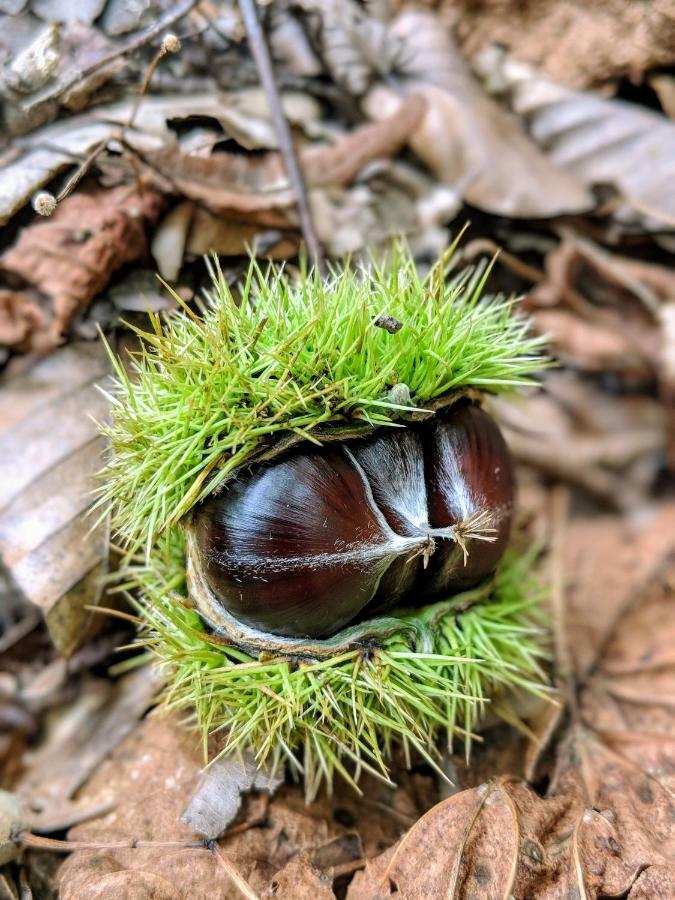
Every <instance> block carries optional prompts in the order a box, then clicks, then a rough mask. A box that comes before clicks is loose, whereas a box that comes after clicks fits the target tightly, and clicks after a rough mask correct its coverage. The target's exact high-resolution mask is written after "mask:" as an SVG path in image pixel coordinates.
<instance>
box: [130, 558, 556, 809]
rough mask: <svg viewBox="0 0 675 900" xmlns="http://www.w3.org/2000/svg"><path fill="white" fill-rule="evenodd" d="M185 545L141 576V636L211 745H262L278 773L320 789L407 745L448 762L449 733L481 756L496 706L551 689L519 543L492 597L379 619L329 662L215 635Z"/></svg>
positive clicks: (376, 765) (377, 764) (259, 752)
mask: <svg viewBox="0 0 675 900" xmlns="http://www.w3.org/2000/svg"><path fill="white" fill-rule="evenodd" d="M172 543H173V545H174V546H173V550H167V549H165V552H164V554H163V556H160V555H159V554H157V555H156V556H154V557H153V560H152V562H151V563H150V564H149V565H146V566H144V567H139V568H136V569H135V570H134V571H133V579H134V581H135V583H136V584H137V585H138V584H140V585H141V586H142V591H141V599H140V601H139V609H140V611H141V614H142V619H143V622H144V626H143V636H142V639H141V640H142V643H143V645H144V646H146V647H147V648H148V649H149V650H150V651H151V653H152V655H153V656H154V657H155V659H156V660H158V661H159V662H160V663H161V664H162V665H164V666H165V667H166V668H167V671H168V672H169V682H168V687H167V689H166V694H165V698H164V699H165V703H166V705H167V707H168V708H169V709H179V710H187V711H188V713H189V719H190V720H191V721H192V723H193V724H194V725H195V726H196V727H197V728H198V730H199V731H200V733H201V735H202V738H203V742H204V747H205V749H206V747H207V739H208V737H209V736H210V735H212V734H214V733H220V734H222V736H223V740H224V746H223V750H222V752H223V753H232V752H241V751H244V750H251V751H253V753H254V754H255V755H256V758H257V760H258V762H259V763H260V765H266V766H268V767H270V768H271V769H272V770H275V769H279V768H280V767H282V766H283V765H284V764H285V763H290V765H291V767H292V768H293V769H295V770H296V771H297V772H298V773H300V772H302V773H303V774H304V778H305V791H306V794H307V796H308V798H312V797H314V796H315V794H316V792H317V790H318V788H319V786H320V784H321V783H322V782H323V781H325V782H326V783H327V785H328V787H329V789H330V787H331V785H332V781H333V777H334V774H335V773H336V772H337V773H339V774H341V775H342V776H343V777H344V778H346V779H347V780H348V781H350V782H352V783H353V784H356V782H357V781H358V777H359V774H360V772H361V771H362V770H368V771H371V772H373V773H375V774H377V775H379V776H380V777H382V778H384V779H387V778H388V761H389V760H390V758H391V755H392V753H393V751H394V749H395V748H396V747H402V748H403V749H404V751H405V752H406V754H409V753H410V751H411V750H416V751H417V752H418V753H420V754H421V755H422V756H423V757H425V758H426V759H427V760H428V761H429V762H431V763H432V764H435V762H436V760H437V758H438V738H439V737H440V736H441V735H444V736H445V738H446V741H447V744H448V746H452V743H453V740H454V739H455V738H456V737H458V738H460V739H461V740H463V741H464V742H465V744H466V749H467V754H468V751H469V749H470V746H471V742H472V740H473V739H474V738H475V734H474V729H475V727H476V725H477V724H478V723H479V721H480V719H481V716H482V715H483V713H484V712H485V711H486V709H487V708H488V707H489V706H490V705H491V706H492V708H493V710H494V711H496V712H497V713H498V714H500V709H501V706H500V703H499V702H498V701H499V700H500V698H502V697H504V696H505V695H507V694H508V693H509V692H512V691H513V690H514V689H520V690H522V691H525V692H528V693H531V694H536V695H538V696H549V694H548V689H547V687H546V676H545V673H544V670H543V668H542V661H543V659H544V657H545V652H544V650H543V649H542V643H543V642H542V627H541V614H540V612H539V604H540V600H541V598H542V588H541V585H540V583H539V582H538V579H537V578H536V577H535V576H534V575H533V573H532V560H531V557H530V556H518V555H517V554H516V553H515V552H514V551H510V552H509V553H508V554H507V556H506V557H505V559H504V560H503V561H502V563H501V565H500V567H499V570H498V572H497V574H496V576H495V578H494V582H493V586H492V590H491V592H490V593H489V595H488V596H487V597H485V599H483V600H481V601H479V602H478V603H474V605H471V606H469V607H468V608H467V609H461V607H462V606H465V605H468V604H469V603H472V602H473V601H474V600H475V597H476V591H470V592H467V593H466V594H465V595H459V596H454V597H452V598H450V599H449V600H447V601H443V602H441V603H434V604H432V605H430V606H427V607H423V608H421V609H418V610H415V611H410V610H407V611H401V613H400V614H399V615H398V621H399V623H400V628H399V630H398V631H396V630H394V631H392V628H391V624H392V621H395V620H396V618H397V617H396V615H394V616H387V617H386V618H383V619H375V620H371V621H370V622H368V623H367V625H368V637H367V639H364V638H363V636H362V637H361V639H360V640H358V641H355V642H354V643H350V642H349V641H343V647H342V649H341V652H339V653H336V654H334V655H332V656H331V657H329V658H327V659H313V658H309V657H307V658H298V657H297V656H290V655H287V656H278V655H268V654H264V653H263V654H260V655H259V656H258V657H257V658H256V657H254V656H251V655H250V654H249V653H247V652H245V651H244V650H242V649H241V648H239V647H237V646H235V645H234V644H231V643H229V642H227V641H225V640H223V639H222V638H219V637H218V636H216V635H213V634H211V633H209V632H208V631H207V630H206V628H205V626H204V624H203V623H202V621H201V619H200V618H199V616H198V615H197V614H196V613H195V612H194V610H193V609H191V608H190V606H189V604H188V603H186V601H185V600H184V599H183V597H182V596H181V594H180V590H179V589H182V586H183V585H182V582H183V578H184V564H183V558H182V548H181V547H179V546H178V544H177V543H176V542H172ZM458 607H459V609H458ZM380 632H381V634H383V635H385V636H384V637H383V638H379V637H378V634H379V633H380ZM336 639H337V641H338V642H339V641H340V635H337V636H336ZM495 701H497V702H495ZM506 709H508V706H507V707H506Z"/></svg>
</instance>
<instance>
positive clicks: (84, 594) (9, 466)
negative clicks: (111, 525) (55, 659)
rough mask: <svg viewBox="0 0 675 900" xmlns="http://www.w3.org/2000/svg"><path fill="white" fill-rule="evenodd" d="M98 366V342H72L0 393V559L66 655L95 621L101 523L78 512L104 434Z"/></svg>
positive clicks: (103, 556) (103, 361) (102, 372)
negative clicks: (90, 608) (91, 608)
mask: <svg viewBox="0 0 675 900" xmlns="http://www.w3.org/2000/svg"><path fill="white" fill-rule="evenodd" d="M107 371H108V364H107V357H106V354H105V351H104V349H103V347H102V345H100V344H95V343H91V344H90V343H72V344H70V345H69V346H68V347H65V348H63V349H62V350H59V351H57V352H56V353H54V354H52V355H51V356H48V357H46V358H45V359H42V360H41V361H39V362H38V363H37V364H36V365H35V366H33V367H32V368H31V369H30V370H29V371H28V372H26V373H25V374H23V375H21V376H19V377H16V378H13V379H11V380H10V381H9V382H8V383H7V384H5V385H4V386H3V389H2V391H1V392H0V558H1V559H2V562H3V564H4V565H5V566H6V568H7V569H8V570H9V573H10V576H11V578H12V579H13V581H14V582H15V584H16V586H17V587H18V588H19V589H20V590H21V591H22V592H23V594H24V595H25V596H26V597H27V598H28V599H29V600H30V601H32V602H33V603H36V604H37V605H38V606H40V608H41V609H42V611H43V614H44V616H45V621H46V623H47V627H48V629H49V632H50V635H51V637H52V640H53V641H54V644H55V645H56V647H57V649H58V650H59V652H61V653H62V654H64V655H66V656H68V655H70V654H71V653H72V652H73V651H74V650H75V649H76V648H77V647H78V646H79V645H80V644H81V643H82V642H83V640H84V639H85V638H86V637H87V636H88V635H89V634H91V632H92V630H93V628H94V627H95V626H96V625H97V624H98V623H99V621H100V617H95V616H93V614H92V613H91V612H90V611H87V609H86V608H85V607H86V606H87V605H92V604H96V602H97V600H98V597H99V593H100V579H101V576H102V575H103V574H104V573H105V571H106V568H107V553H108V527H107V523H106V521H105V520H104V521H101V522H100V523H99V524H98V525H96V527H93V526H94V525H95V521H96V520H95V518H94V517H88V516H87V512H88V510H89V508H90V507H91V505H92V503H93V499H94V498H93V495H92V491H93V490H94V488H95V487H96V483H97V482H96V479H95V474H96V472H98V471H99V470H100V468H101V464H102V454H103V451H104V439H103V438H102V437H101V436H100V435H99V432H98V429H97V426H96V424H95V422H94V419H97V420H99V421H103V420H105V418H106V416H107V413H108V401H107V400H106V398H105V397H104V396H103V394H102V393H101V392H100V391H99V390H98V389H97V387H96V385H97V383H100V382H101V381H103V379H104V378H105V376H106V374H107Z"/></svg>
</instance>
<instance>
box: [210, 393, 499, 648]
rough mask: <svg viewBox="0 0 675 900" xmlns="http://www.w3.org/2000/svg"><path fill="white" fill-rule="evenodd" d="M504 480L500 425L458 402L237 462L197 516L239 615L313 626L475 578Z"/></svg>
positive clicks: (222, 586)
mask: <svg viewBox="0 0 675 900" xmlns="http://www.w3.org/2000/svg"><path fill="white" fill-rule="evenodd" d="M511 492H512V481H511V474H510V468H509V461H508V454H507V451H506V448H505V445H504V442H503V439H502V437H501V435H500V433H499V430H498V429H497V426H496V425H495V424H494V422H493V421H492V420H491V419H490V417H489V416H487V414H486V413H484V412H482V411H481V410H479V409H477V408H475V407H471V406H464V407H462V408H460V409H458V410H457V411H456V412H453V413H452V414H450V415H449V416H447V417H444V418H441V419H440V420H438V421H435V422H434V423H433V424H432V425H431V427H426V426H424V427H421V428H418V429H412V428H401V429H387V430H384V431H383V432H380V433H379V434H376V435H375V436H373V437H371V438H368V439H365V440H360V441H353V442H351V443H348V444H345V445H343V446H342V447H340V446H338V447H335V446H332V447H327V448H323V449H319V450H311V451H296V452H294V453H292V454H291V455H288V456H286V457H285V458H283V459H280V460H278V461H277V462H274V463H271V464H269V465H267V466H265V467H263V468H260V469H258V470H257V471H254V472H252V473H248V474H240V476H239V477H238V478H236V479H235V480H234V481H233V482H231V483H230V485H228V486H227V487H226V488H225V489H224V490H223V491H221V492H220V493H218V494H215V495H214V496H212V497H210V498H209V499H208V500H207V501H206V502H205V503H203V504H202V505H201V507H200V508H199V509H198V510H197V512H196V515H195V519H194V524H193V528H194V533H195V535H196V540H197V545H198V547H199V555H200V559H201V566H202V570H203V573H204V574H205V577H206V580H207V582H208V585H209V587H210V590H211V591H212V593H213V594H214V596H215V597H216V598H217V600H218V601H219V602H220V603H222V605H223V607H224V608H225V609H226V610H227V612H228V613H230V614H231V615H232V616H234V618H235V619H236V620H237V621H239V622H241V623H243V624H245V625H248V626H253V627H255V628H257V629H260V630H262V631H266V632H271V633H273V634H277V635H283V636H288V637H299V636H308V637H312V638H321V637H327V636H329V635H332V634H334V633H336V632H337V631H338V630H340V629H341V628H343V627H344V626H345V625H347V624H349V623H351V622H354V621H355V620H356V619H357V618H359V617H361V618H363V617H364V616H371V615H373V614H378V613H380V612H381V611H382V610H384V609H386V608H388V607H392V606H395V605H400V604H403V603H405V604H410V603H420V602H423V601H424V602H426V601H427V600H428V599H429V597H431V596H433V597H443V596H447V595H448V594H449V593H452V592H453V591H456V590H458V589H459V588H460V587H461V588H463V587H466V586H469V585H472V584H475V583H477V582H478V581H480V580H481V579H482V578H483V577H484V576H485V575H487V574H489V572H490V571H492V569H493V568H494V567H495V565H496V563H497V561H498V559H499V557H500V556H501V554H502V552H503V550H504V546H505V543H506V540H507V538H508V521H509V513H510V507H511V499H512V498H511ZM493 532H494V534H493ZM495 537H496V540H495ZM490 541H494V543H490Z"/></svg>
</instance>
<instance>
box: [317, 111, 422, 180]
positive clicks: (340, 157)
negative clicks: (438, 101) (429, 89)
mask: <svg viewBox="0 0 675 900" xmlns="http://www.w3.org/2000/svg"><path fill="white" fill-rule="evenodd" d="M426 107H427V104H426V102H425V100H424V98H423V97H421V96H417V95H416V94H412V95H411V96H410V97H408V98H407V99H406V100H405V101H404V102H403V103H402V104H401V106H400V107H399V109H397V110H396V111H395V112H394V113H392V115H390V116H387V117H386V118H384V119H382V120H381V121H379V122H375V123H373V124H370V125H362V126H360V127H359V128H355V129H354V131H352V132H350V133H348V134H346V135H345V136H344V137H342V138H340V139H339V140H338V141H336V143H335V144H334V145H333V146H332V147H317V148H313V147H308V148H307V149H305V150H304V151H303V153H302V157H301V160H302V169H303V173H304V175H305V178H306V179H307V183H308V184H309V185H310V186H311V187H321V186H322V185H333V186H338V187H339V186H342V187H344V186H346V185H348V184H350V183H351V182H352V181H353V180H354V178H355V177H356V176H357V175H358V174H359V172H360V171H361V170H362V169H363V168H365V166H366V165H367V164H368V163H370V162H372V161H373V160H376V159H389V158H390V157H393V156H396V154H397V153H399V151H400V150H401V149H402V148H403V147H404V146H405V144H406V142H407V141H408V139H409V138H410V136H411V135H412V134H413V133H414V132H415V131H416V130H417V128H418V126H419V124H420V122H421V121H422V117H423V116H424V113H425V111H426Z"/></svg>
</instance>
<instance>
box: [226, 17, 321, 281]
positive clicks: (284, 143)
mask: <svg viewBox="0 0 675 900" xmlns="http://www.w3.org/2000/svg"><path fill="white" fill-rule="evenodd" d="M239 8H240V9H241V15H242V18H243V20H244V25H245V27H246V33H247V35H248V42H249V45H250V47H251V53H252V54H253V58H254V60H255V64H256V66H257V67H258V73H259V75H260V81H261V83H262V86H263V89H264V91H265V94H266V96H267V102H268V103H269V105H270V111H271V113H272V124H273V125H274V130H275V132H276V135H277V140H278V141H279V150H280V151H281V156H282V159H283V161H284V166H285V167H286V173H287V175H288V180H289V181H290V183H291V188H292V190H293V193H294V194H295V201H296V204H297V207H298V215H299V217H300V230H301V231H302V236H303V238H304V239H305V244H306V245H307V252H308V253H309V258H310V260H311V262H312V263H313V264H314V265H315V266H316V267H317V269H319V271H320V272H321V273H324V272H325V265H324V258H323V250H322V249H321V244H320V243H319V239H318V237H317V235H316V229H315V228H314V222H313V220H312V215H311V213H310V210H309V203H308V202H307V191H306V190H305V182H304V179H303V177H302V171H301V169H300V166H299V164H298V158H297V155H296V153H295V147H294V146H293V138H292V135H291V129H290V128H289V126H288V122H287V121H286V116H285V115H284V111H283V109H282V106H281V98H280V96H279V90H278V88H277V83H276V80H275V77H274V70H273V69H272V60H271V58H270V53H269V49H268V47H267V41H266V40H265V35H264V34H263V30H262V28H261V27H260V21H259V19H258V13H257V11H256V7H255V0H239Z"/></svg>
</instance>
